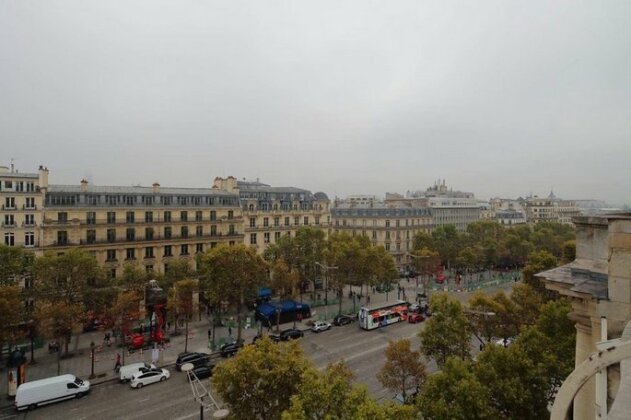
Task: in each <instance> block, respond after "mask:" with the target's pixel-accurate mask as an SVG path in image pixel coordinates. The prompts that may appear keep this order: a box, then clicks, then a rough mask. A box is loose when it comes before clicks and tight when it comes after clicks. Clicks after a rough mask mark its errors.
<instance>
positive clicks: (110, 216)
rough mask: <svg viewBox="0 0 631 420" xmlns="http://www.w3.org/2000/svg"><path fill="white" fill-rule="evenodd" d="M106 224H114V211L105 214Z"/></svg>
mask: <svg viewBox="0 0 631 420" xmlns="http://www.w3.org/2000/svg"><path fill="white" fill-rule="evenodd" d="M107 223H108V224H112V223H116V212H115V211H108V212H107Z"/></svg>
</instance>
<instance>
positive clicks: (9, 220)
mask: <svg viewBox="0 0 631 420" xmlns="http://www.w3.org/2000/svg"><path fill="white" fill-rule="evenodd" d="M4 225H5V226H15V216H13V215H12V214H5V215H4Z"/></svg>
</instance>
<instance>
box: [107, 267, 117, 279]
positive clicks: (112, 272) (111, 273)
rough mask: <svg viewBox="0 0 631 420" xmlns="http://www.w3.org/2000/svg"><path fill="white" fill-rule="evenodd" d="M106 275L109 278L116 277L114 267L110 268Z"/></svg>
mask: <svg viewBox="0 0 631 420" xmlns="http://www.w3.org/2000/svg"><path fill="white" fill-rule="evenodd" d="M107 275H108V277H109V278H111V279H115V278H116V269H115V268H112V269H111V270H110V271H109V272H108V273H107Z"/></svg>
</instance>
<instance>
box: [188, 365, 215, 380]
mask: <svg viewBox="0 0 631 420" xmlns="http://www.w3.org/2000/svg"><path fill="white" fill-rule="evenodd" d="M214 367H215V365H203V366H198V367H196V368H195V369H193V373H194V374H195V376H197V379H206V378H209V377H211V376H212V375H213V368H214Z"/></svg>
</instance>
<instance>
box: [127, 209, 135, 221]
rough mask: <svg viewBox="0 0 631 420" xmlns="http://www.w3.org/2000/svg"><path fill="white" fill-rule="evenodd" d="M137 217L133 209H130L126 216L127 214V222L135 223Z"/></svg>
mask: <svg viewBox="0 0 631 420" xmlns="http://www.w3.org/2000/svg"><path fill="white" fill-rule="evenodd" d="M134 219H135V214H134V212H133V211H128V212H127V214H126V216H125V220H126V221H127V223H134V221H135V220H134Z"/></svg>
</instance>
